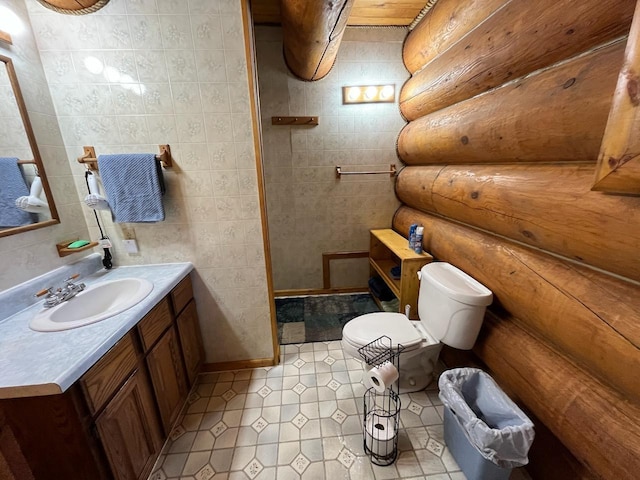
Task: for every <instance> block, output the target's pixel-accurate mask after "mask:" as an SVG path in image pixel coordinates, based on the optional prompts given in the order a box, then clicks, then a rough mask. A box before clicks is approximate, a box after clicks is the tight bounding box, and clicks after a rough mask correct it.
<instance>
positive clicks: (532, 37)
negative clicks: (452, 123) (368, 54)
mask: <svg viewBox="0 0 640 480" xmlns="http://www.w3.org/2000/svg"><path fill="white" fill-rule="evenodd" d="M634 5H635V1H634V0H584V1H581V2H576V3H575V4H572V5H571V8H567V6H568V5H567V2H558V1H557V0H539V1H537V2H522V1H512V2H509V3H508V4H507V5H506V6H505V7H504V8H501V9H500V10H498V11H497V12H495V13H494V14H493V15H491V16H490V17H489V18H487V19H486V20H484V22H482V23H480V24H479V25H478V26H477V27H476V28H475V29H473V30H472V31H471V32H469V33H468V34H467V35H466V36H465V37H463V38H462V39H460V40H459V41H458V42H457V43H455V44H454V45H452V46H451V48H449V49H448V50H447V51H446V52H444V53H442V54H440V55H439V56H438V57H436V58H435V59H434V60H433V61H431V62H430V63H429V65H428V66H427V67H426V68H423V69H422V70H421V71H420V72H418V73H416V74H415V75H414V76H413V77H412V78H410V79H409V80H408V81H407V82H406V83H405V84H404V86H403V87H402V91H401V94H400V108H401V110H402V113H403V115H404V116H405V118H407V119H408V120H414V119H416V118H419V117H422V116H424V115H427V114H428V113H431V112H435V111H437V110H440V109H442V108H444V107H447V106H449V105H453V104H454V103H458V102H460V101H462V100H466V99H468V98H471V97H474V96H475V95H478V94H480V93H482V92H486V91H488V90H491V89H492V88H496V87H498V86H500V85H502V84H503V83H506V82H508V81H510V80H513V79H516V78H520V77H522V76H524V75H527V74H529V73H531V72H534V71H536V70H538V69H540V68H544V67H547V66H549V65H553V64H554V63H556V62H559V61H561V60H564V59H566V58H571V57H573V56H574V55H577V54H579V53H582V52H586V51H588V50H591V49H592V48H594V47H596V46H598V45H602V44H603V43H607V42H611V41H612V40H615V39H616V38H619V37H621V36H624V35H626V34H627V33H628V32H629V27H630V25H631V19H632V18H633V10H634ZM405 49H406V48H405Z"/></svg>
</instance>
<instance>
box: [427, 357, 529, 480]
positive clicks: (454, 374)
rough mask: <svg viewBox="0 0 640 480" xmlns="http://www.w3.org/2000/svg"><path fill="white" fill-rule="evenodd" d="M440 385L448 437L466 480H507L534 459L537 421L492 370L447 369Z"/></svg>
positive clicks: (451, 450)
mask: <svg viewBox="0 0 640 480" xmlns="http://www.w3.org/2000/svg"><path fill="white" fill-rule="evenodd" d="M438 387H440V394H439V397H440V400H442V403H443V404H444V440H445V443H446V444H447V447H448V448H449V451H450V452H451V454H452V455H453V458H455V460H456V462H458V465H459V466H460V468H461V470H462V471H463V472H464V474H465V475H466V477H467V480H507V479H508V478H509V475H510V474H511V469H512V468H514V467H520V466H522V465H526V464H527V463H528V462H529V459H528V458H527V455H528V453H529V447H531V443H532V442H533V438H534V431H533V423H532V422H531V420H529V418H528V417H527V416H526V415H525V414H524V412H523V411H522V410H520V408H518V406H517V405H516V404H515V403H514V402H513V401H512V400H511V399H510V398H509V397H508V396H507V395H506V394H505V393H504V392H503V391H502V390H501V389H500V387H499V386H498V385H497V384H496V382H495V381H494V380H493V378H491V377H490V376H489V375H488V374H487V373H485V372H483V371H482V370H478V369H477V368H455V369H452V370H447V371H445V372H443V373H442V375H440V380H439V381H438Z"/></svg>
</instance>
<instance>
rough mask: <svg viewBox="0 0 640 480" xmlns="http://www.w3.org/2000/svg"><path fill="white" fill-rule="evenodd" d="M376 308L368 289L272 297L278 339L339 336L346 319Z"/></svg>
mask: <svg viewBox="0 0 640 480" xmlns="http://www.w3.org/2000/svg"><path fill="white" fill-rule="evenodd" d="M379 311H380V309H379V308H378V306H377V305H376V303H375V302H374V301H373V298H372V297H371V295H369V294H368V293H358V294H348V295H312V296H305V297H279V298H276V318H277V321H278V341H279V342H280V345H287V344H292V343H309V342H326V341H333V340H342V327H343V326H344V324H345V323H347V322H348V321H349V320H351V319H353V318H355V317H357V316H359V315H363V314H365V313H372V312H379Z"/></svg>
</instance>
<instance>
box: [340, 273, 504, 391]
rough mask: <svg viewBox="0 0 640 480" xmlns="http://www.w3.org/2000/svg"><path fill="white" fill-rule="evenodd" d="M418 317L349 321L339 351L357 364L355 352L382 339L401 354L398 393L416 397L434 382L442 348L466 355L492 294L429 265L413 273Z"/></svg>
mask: <svg viewBox="0 0 640 480" xmlns="http://www.w3.org/2000/svg"><path fill="white" fill-rule="evenodd" d="M418 277H419V278H420V291H419V292H418V316H419V317H420V320H416V321H412V320H409V319H408V318H407V317H406V316H405V315H404V314H402V313H387V312H376V313H368V314H366V315H361V316H359V317H356V318H354V319H353V320H351V321H350V322H348V323H347V324H346V325H345V326H344V328H343V329H342V347H343V349H344V351H345V352H346V353H347V354H349V355H352V356H353V357H355V358H358V359H360V354H359V353H358V349H359V348H361V347H363V346H365V345H367V344H368V343H370V342H373V341H374V340H376V339H377V338H379V337H381V336H383V335H385V336H387V337H389V338H390V339H391V342H392V345H393V346H394V347H395V346H397V345H398V344H400V345H402V346H403V347H404V350H403V351H402V353H401V354H400V392H401V393H407V392H416V391H418V390H422V389H423V388H425V387H426V386H427V385H428V384H429V383H431V381H432V380H433V370H434V367H435V365H436V362H437V361H438V355H439V354H440V350H441V349H442V344H443V343H444V344H447V345H449V346H451V347H454V348H459V349H461V350H469V349H471V348H472V347H473V344H474V343H475V341H476V338H477V336H478V333H479V332H480V327H481V326H482V320H483V318H484V312H485V309H486V307H487V305H490V304H491V301H492V300H493V294H492V293H491V290H489V289H488V288H486V287H485V286H484V285H482V284H481V283H480V282H478V281H477V280H475V279H473V278H471V277H470V276H469V275H467V274H466V273H464V272H463V271H462V270H459V269H458V268H456V267H454V266H453V265H451V264H449V263H445V262H434V263H429V264H427V265H425V266H424V267H422V270H421V271H420V272H419V273H418Z"/></svg>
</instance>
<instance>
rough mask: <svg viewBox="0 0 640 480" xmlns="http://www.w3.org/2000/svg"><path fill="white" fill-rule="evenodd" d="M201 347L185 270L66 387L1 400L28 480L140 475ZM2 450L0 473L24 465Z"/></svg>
mask: <svg viewBox="0 0 640 480" xmlns="http://www.w3.org/2000/svg"><path fill="white" fill-rule="evenodd" d="M202 352H203V349H202V340H201V336H200V329H199V324H198V317H197V313H196V309H195V303H194V301H193V292H192V288H191V280H190V278H189V276H187V277H185V279H184V280H182V281H181V282H180V283H179V284H178V285H177V286H176V287H175V288H174V289H173V290H172V292H171V293H170V294H169V295H167V296H166V297H165V298H163V299H162V300H161V301H160V302H159V303H158V304H157V305H156V306H155V307H154V308H153V309H152V310H151V311H150V312H149V313H148V314H147V315H145V317H144V318H143V319H142V320H141V321H140V322H138V324H137V326H136V327H134V328H133V329H132V330H131V331H129V332H128V333H127V334H126V335H125V336H124V337H122V338H121V339H120V340H119V341H118V343H116V344H115V345H114V346H113V347H112V348H111V349H110V350H109V351H108V352H107V353H106V354H105V355H103V357H102V358H101V359H100V360H98V361H97V362H96V363H95V364H94V365H93V367H91V368H90V369H89V371H87V372H86V373H85V374H84V375H83V376H82V377H81V378H80V379H79V380H78V381H77V382H76V383H74V384H73V385H72V386H71V387H70V388H69V389H68V390H67V391H65V392H64V393H62V394H59V395H50V396H42V397H27V398H15V399H7V400H0V419H1V418H2V415H3V414H4V415H5V417H6V423H7V424H6V426H5V425H3V424H1V423H0V428H1V429H2V431H3V432H4V431H5V429H7V428H8V429H10V431H9V433H10V434H11V436H12V438H13V436H14V435H15V439H16V445H17V446H18V447H19V449H20V450H21V451H22V452H23V453H24V459H25V460H26V462H23V464H24V463H26V464H27V466H28V468H29V469H30V471H31V472H33V477H32V478H33V479H34V480H45V479H46V480H50V479H53V478H56V479H57V478H60V479H62V478H64V479H73V480H85V479H86V480H111V479H115V480H144V479H146V478H147V477H148V475H149V473H150V472H151V469H152V467H153V464H154V462H155V461H156V459H157V457H158V455H159V454H160V450H161V448H162V445H163V443H164V441H165V439H166V438H167V436H168V434H169V432H170V431H171V428H172V426H173V423H174V422H175V421H176V419H177V417H178V415H179V414H180V409H181V407H182V405H183V404H184V402H185V400H186V397H187V395H188V392H189V386H190V385H191V384H192V383H193V381H194V379H195V376H196V375H197V373H198V369H199V368H200V365H201V364H202V359H203V353H202ZM5 457H7V455H4V450H3V444H2V443H1V442H0V472H2V471H3V470H2V468H4V463H7V469H8V471H12V472H13V471H16V469H17V468H20V469H24V465H23V464H22V465H21V464H19V462H17V461H14V462H12V461H11V458H9V460H7V459H6V458H5ZM14 457H15V456H14ZM22 471H24V470H22ZM9 478H11V477H9ZM26 478H28V477H25V479H26ZM2 480H4V478H2Z"/></svg>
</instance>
